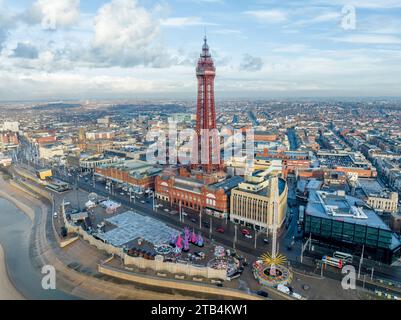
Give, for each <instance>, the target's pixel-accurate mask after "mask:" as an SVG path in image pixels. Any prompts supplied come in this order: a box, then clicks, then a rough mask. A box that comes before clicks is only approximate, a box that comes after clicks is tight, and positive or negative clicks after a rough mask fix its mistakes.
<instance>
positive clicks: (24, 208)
mask: <svg viewBox="0 0 401 320" xmlns="http://www.w3.org/2000/svg"><path fill="white" fill-rule="evenodd" d="M0 188H1V189H0V198H3V199H5V200H7V201H9V202H11V203H13V204H14V205H15V206H16V207H17V208H18V209H19V210H21V212H22V213H24V214H25V215H26V216H27V217H28V218H29V220H31V222H33V221H34V220H35V210H34V209H32V208H31V207H29V206H28V205H26V204H25V203H23V202H22V201H20V200H18V199H17V197H16V196H15V195H18V194H22V193H24V192H23V191H22V190H18V189H17V188H12V187H11V186H10V185H9V184H8V183H7V182H6V181H4V179H3V177H2V176H1V175H0ZM11 189H13V190H11ZM4 190H6V191H7V190H8V191H10V192H11V191H12V193H11V194H12V195H9V194H8V193H7V192H4ZM24 195H25V196H29V194H28V193H24Z"/></svg>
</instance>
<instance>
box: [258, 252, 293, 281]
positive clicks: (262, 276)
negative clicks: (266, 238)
mask: <svg viewBox="0 0 401 320" xmlns="http://www.w3.org/2000/svg"><path fill="white" fill-rule="evenodd" d="M262 259H263V260H258V261H255V262H254V263H253V275H254V277H255V279H256V280H257V281H258V282H259V283H260V284H262V285H264V286H268V287H275V286H277V285H279V284H284V285H286V284H289V283H291V281H292V274H291V272H290V270H289V269H288V268H286V267H284V266H283V265H282V263H283V262H285V257H284V256H278V257H277V258H276V259H275V260H276V261H272V258H271V257H270V256H269V255H264V256H262ZM274 262H276V263H274ZM277 262H279V263H277ZM273 266H274V271H273V272H272V270H271V269H272V267H273Z"/></svg>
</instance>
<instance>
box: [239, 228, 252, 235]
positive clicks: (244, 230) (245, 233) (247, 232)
mask: <svg viewBox="0 0 401 320" xmlns="http://www.w3.org/2000/svg"><path fill="white" fill-rule="evenodd" d="M241 233H242V234H243V235H244V236H246V235H247V234H251V232H250V231H249V230H248V229H242V231H241Z"/></svg>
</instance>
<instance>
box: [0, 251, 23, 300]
mask: <svg viewBox="0 0 401 320" xmlns="http://www.w3.org/2000/svg"><path fill="white" fill-rule="evenodd" d="M0 300H26V298H25V297H24V296H23V295H22V294H21V293H20V292H19V291H18V290H17V288H16V287H15V286H14V285H13V284H12V282H11V279H10V277H9V274H8V271H7V263H6V257H5V254H4V250H3V247H2V245H1V243H0Z"/></svg>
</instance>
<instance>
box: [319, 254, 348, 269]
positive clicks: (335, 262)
mask: <svg viewBox="0 0 401 320" xmlns="http://www.w3.org/2000/svg"><path fill="white" fill-rule="evenodd" d="M322 262H323V263H325V264H328V265H329V266H332V267H335V268H338V269H342V268H343V266H344V263H343V260H341V259H338V258H333V257H329V256H323V258H322Z"/></svg>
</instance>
